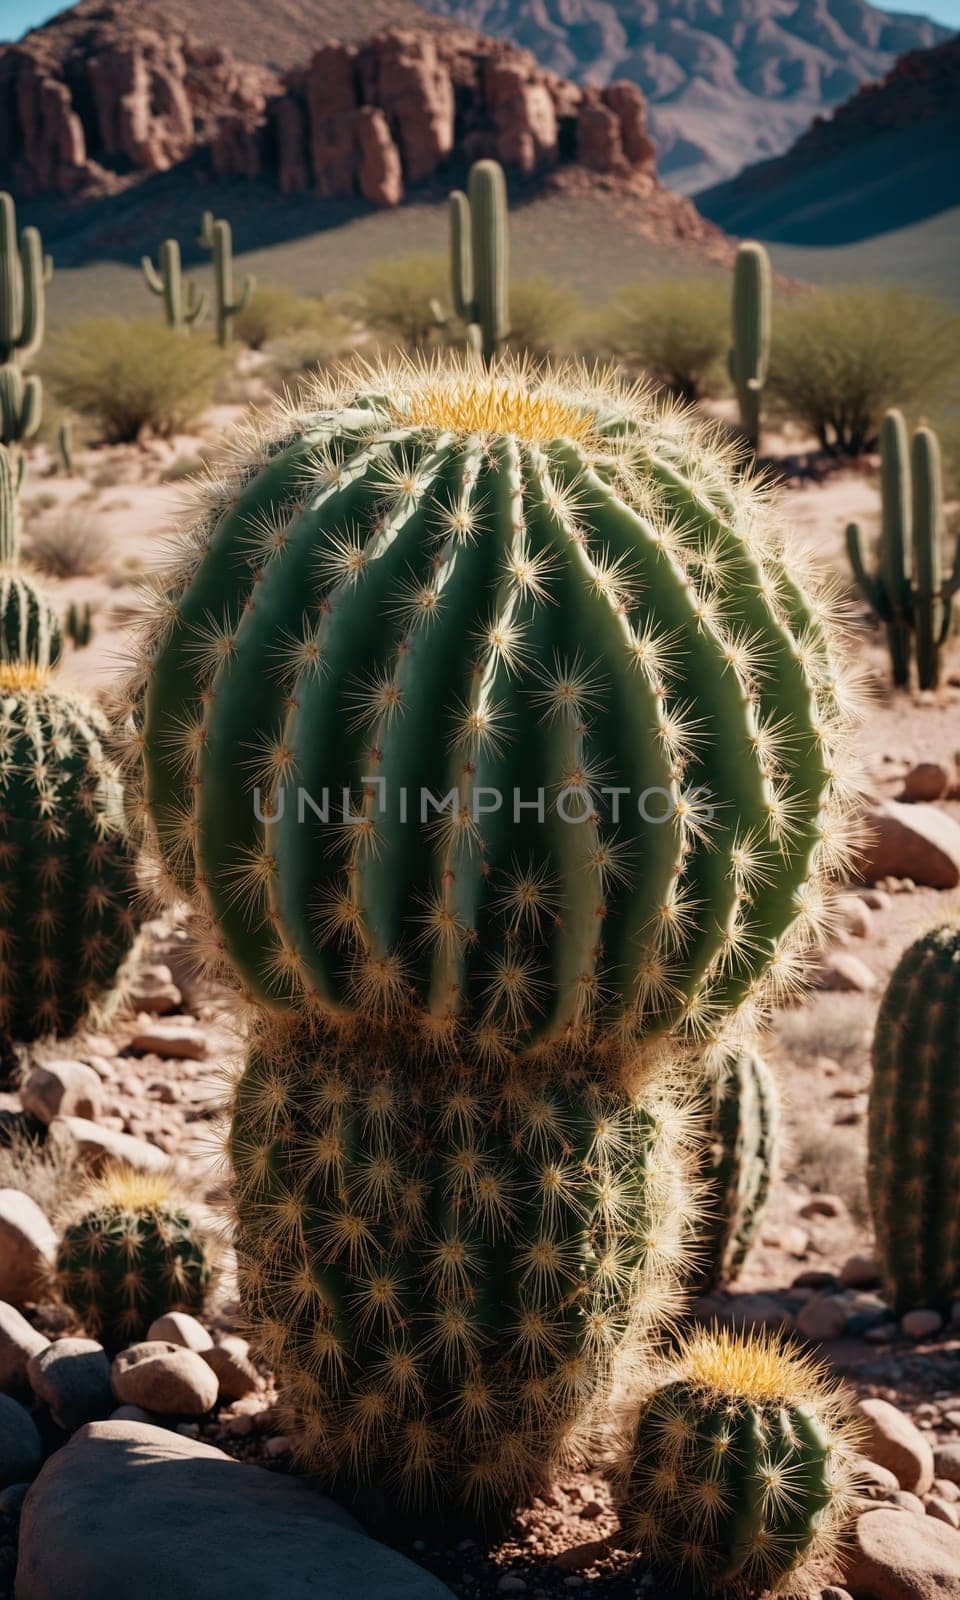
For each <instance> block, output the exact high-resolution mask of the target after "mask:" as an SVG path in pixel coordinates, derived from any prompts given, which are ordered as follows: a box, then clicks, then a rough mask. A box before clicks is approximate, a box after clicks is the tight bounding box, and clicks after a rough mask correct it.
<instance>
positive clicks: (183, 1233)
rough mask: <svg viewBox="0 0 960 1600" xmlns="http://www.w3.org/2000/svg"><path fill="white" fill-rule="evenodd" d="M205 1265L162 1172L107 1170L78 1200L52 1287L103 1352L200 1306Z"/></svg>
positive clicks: (197, 1237) (198, 1240)
mask: <svg viewBox="0 0 960 1600" xmlns="http://www.w3.org/2000/svg"><path fill="white" fill-rule="evenodd" d="M210 1276H211V1267H210V1259H209V1254H208V1250H207V1247H206V1245H205V1242H204V1239H203V1236H202V1234H201V1233H200V1232H199V1230H198V1228H197V1225H196V1223H195V1222H194V1221H193V1219H192V1218H191V1216H190V1212H189V1209H188V1208H187V1206H186V1204H185V1203H184V1201H183V1200H182V1199H181V1198H180V1197H179V1196H178V1195H176V1194H174V1193H173V1192H172V1191H171V1189H170V1185H169V1182H168V1180H167V1179H166V1178H164V1177H163V1176H157V1175H156V1174H152V1173H142V1172H134V1171H131V1170H129V1169H127V1168H123V1167H121V1168H114V1169H112V1170H110V1171H108V1173H107V1174H106V1176H105V1177H104V1178H103V1179H102V1181H101V1182H99V1183H97V1184H96V1185H95V1186H93V1187H92V1188H90V1189H88V1190H87V1191H86V1193H84V1194H82V1195H81V1197H80V1201H79V1207H78V1215H77V1216H76V1218H75V1220H74V1221H72V1222H71V1223H70V1224H69V1225H68V1226H67V1228H66V1229H65V1230H64V1232H63V1235H62V1237H61V1240H60V1245H59V1249H58V1251H57V1284H58V1287H59V1290H60V1293H61V1295H62V1296H63V1299H64V1300H65V1301H66V1303H67V1305H69V1306H70V1307H71V1308H72V1310H74V1311H75V1312H76V1314H77V1316H78V1317H79V1318H80V1319H81V1321H82V1323H83V1326H84V1328H85V1330H86V1331H87V1332H88V1333H89V1334H92V1335H93V1337H94V1338H96V1339H99V1340H100V1341H101V1342H102V1343H103V1344H104V1345H105V1346H106V1347H107V1349H108V1350H115V1349H118V1348H121V1347H122V1346H124V1345H127V1344H131V1343H133V1342H135V1341H136V1340H137V1339H143V1338H145V1337H146V1333H147V1329H148V1328H149V1326H150V1324H151V1322H153V1321H155V1320H156V1318H157V1317H162V1316H164V1315H166V1313H167V1312H169V1311H187V1312H191V1313H193V1314H196V1313H198V1312H200V1311H202V1309H203V1302H204V1297H205V1294H206V1290H207V1287H208V1285H209V1282H210Z"/></svg>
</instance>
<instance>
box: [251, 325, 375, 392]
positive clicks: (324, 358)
mask: <svg viewBox="0 0 960 1600" xmlns="http://www.w3.org/2000/svg"><path fill="white" fill-rule="evenodd" d="M323 311H324V316H323V318H322V320H320V319H318V320H317V321H316V322H315V323H313V324H311V326H310V327H308V328H301V329H299V330H298V331H297V332H294V333H288V334H285V335H284V337H283V338H282V339H274V340H272V341H271V343H270V344H269V345H268V346H267V348H266V355H267V356H268V357H269V361H270V368H269V375H270V379H271V381H272V383H273V384H274V386H275V387H276V388H278V389H282V388H284V387H285V386H286V385H288V384H291V383H293V384H295V383H296V380H297V379H298V378H302V377H304V376H306V374H307V373H309V372H311V371H314V370H316V368H318V367H326V366H328V365H329V364H330V362H332V361H336V360H337V358H338V357H339V356H342V355H344V354H345V353H346V352H347V351H348V350H349V348H350V346H351V344H352V342H353V332H354V325H353V323H352V321H351V319H350V318H349V317H347V316H345V315H342V314H341V313H340V312H339V311H335V310H333V309H331V308H329V307H326V306H325V307H324V308H323Z"/></svg>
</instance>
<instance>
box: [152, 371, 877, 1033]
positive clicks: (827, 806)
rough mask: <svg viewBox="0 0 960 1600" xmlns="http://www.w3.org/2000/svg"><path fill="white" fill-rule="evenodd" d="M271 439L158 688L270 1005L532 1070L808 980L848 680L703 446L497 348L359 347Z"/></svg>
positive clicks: (700, 1027)
mask: <svg viewBox="0 0 960 1600" xmlns="http://www.w3.org/2000/svg"><path fill="white" fill-rule="evenodd" d="M242 451H243V453H242V455H241V458H240V461H239V469H238V471H237V473H236V475H235V476H234V477H231V478H230V479H229V480H228V481H224V482H223V483H222V484H219V483H218V484H214V485H212V486H210V487H208V489H207V490H206V491H205V503H204V505H203V506H202V507H201V509H200V511H199V513H198V516H197V519H196V521H195V522H194V524H193V525H192V526H191V527H190V529H189V530H188V532H187V540H186V546H185V554H184V558H183V561H182V563H181V564H180V565H179V567H178V568H177V570H176V571H175V572H173V574H172V575H171V578H170V581H169V583H168V584H167V585H166V586H165V588H164V589H163V591H162V592H161V593H159V594H158V598H157V606H156V612H157V616H156V621H155V624H154V626H153V630H152V634H151V636H150V637H149V638H148V640H147V642H146V645H145V648H144V652H143V654H144V667H143V670H142V672H141V673H140V674H138V676H137V677H136V678H135V679H134V681H133V683H132V684H131V688H130V695H129V703H130V712H131V721H132V723H133V724H134V725H135V732H134V740H133V742H134V745H135V748H136V756H137V761H138V763H139V761H140V758H141V755H142V757H143V765H144V769H145V777H146V802H147V808H148V810H149V812H150V815H151V817H152V821H153V824H154V827H155V832H156V838H157V842H158V844H159V849H160V852H161V855H162V857H163V860H164V863H165V866H166V868H167V871H168V875H169V877H170V878H171V879H172V880H173V882H174V883H175V884H176V885H177V886H178V887H179V888H180V889H181V890H183V891H186V892H187V893H189V894H192V895H193V897H194V898H195V900H197V901H199V902H200V903H202V905H203V907H204V909H205V910H206V911H207V912H208V913H209V916H210V918H211V922H212V925H213V935H212V942H213V943H214V944H216V945H218V946H219V947H220V948H221V949H223V950H224V951H225V953H226V954H227V956H228V958H229V961H230V962H231V963H232V965H233V966H234V968H235V969H236V970H237V972H238V973H239V974H240V977H241V980H242V982H243V984H244V986H245V988H246V989H247V991H248V992H249V994H250V995H251V996H252V997H253V998H255V999H256V1000H257V1001H259V1002H261V1003H263V1004H266V1005H269V1006H271V1007H274V1008H283V1007H284V1006H298V1005H302V1004H303V1003H304V1001H308V1002H309V1003H310V1004H311V1005H317V1006H319V1007H320V1008H321V1009H323V1010H325V1011H326V1013H327V1014H328V1015H331V1016H332V1015H337V1014H342V1013H344V1012H347V1013H357V1012H359V1013H363V1014H367V1015H376V1016H379V1017H381V1018H390V1017H392V1016H396V1015H400V1014H404V1015H413V1016H415V1017H417V1018H418V1019H419V1022H420V1025H421V1027H422V1029H423V1032H424V1034H425V1036H426V1037H427V1038H428V1039H429V1040H430V1041H431V1042H432V1043H433V1044H435V1045H437V1046H438V1047H439V1048H441V1049H442V1048H446V1047H447V1046H448V1045H449V1046H450V1048H451V1049H453V1050H454V1051H462V1052H465V1053H467V1054H469V1053H470V1051H477V1052H479V1053H481V1054H482V1055H484V1056H485V1057H486V1058H488V1059H489V1058H494V1059H500V1058H503V1057H504V1056H505V1055H508V1054H509V1053H511V1052H513V1051H515V1050H518V1049H520V1050H522V1049H526V1048H530V1047H533V1046H539V1047H543V1046H548V1045H551V1044H571V1043H573V1044H580V1043H585V1042H588V1041H591V1040H593V1041H610V1040H614V1039H617V1040H625V1039H626V1040H630V1039H636V1038H646V1037H650V1036H652V1035H654V1034H657V1033H663V1032H665V1031H667V1030H673V1031H681V1030H686V1031H687V1032H689V1033H691V1034H693V1035H694V1036H697V1037H701V1036H703V1035H704V1034H708V1033H710V1032H712V1031H713V1029H714V1028H715V1027H716V1026H717V1025H718V1024H719V1023H720V1022H722V1020H723V1019H724V1017H725V1016H727V1015H728V1014H729V1013H731V1012H732V1011H735V1010H736V1009H737V1008H738V1007H739V1006H741V1005H742V1004H744V1003H745V1002H748V1003H756V1002H759V1001H760V1000H761V999H762V998H763V997H764V995H765V994H767V993H768V992H769V985H770V984H771V983H772V984H774V985H778V986H780V987H782V988H789V987H790V986H791V985H792V984H793V982H794V980H795V977H796V971H797V967H798V964H799V963H800V962H801V958H802V950H803V948H804V946H805V944H806V943H807V942H808V941H809V940H810V939H811V938H813V937H815V934H816V929H817V925H818V920H819V904H820V896H821V888H820V886H821V881H822V878H823V873H824V870H825V869H828V868H829V867H830V866H831V865H832V864H833V863H835V862H836V860H837V859H838V856H839V855H840V854H842V852H843V849H844V839H843V835H844V813H845V809H846V808H847V806H848V799H847V796H848V792H849V785H848V782H847V779H846V778H845V777H844V755H843V750H844V742H845V733H846V729H847V723H848V715H849V713H848V695H847V690H846V688H845V685H844V679H843V669H842V664H841V662H840V660H839V658H838V655H837V651H836V649H835V644H834V636H833V629H832V624H831V621H830V616H829V608H828V607H826V606H825V605H824V602H823V600H822V599H821V598H819V597H818V595H817V593H816V592H815V591H811V589H810V586H809V582H808V578H807V576H806V575H801V574H794V573H793V572H792V570H791V561H790V554H789V549H788V547H787V545H786V541H785V539H784V537H783V530H782V529H781V528H780V527H779V526H778V525H777V524H776V522H775V521H771V520H770V518H769V515H768V513H767V511H766V509H765V503H764V501H763V500H762V499H760V498H759V497H758V496H757V495H756V493H755V491H754V490H753V489H752V487H751V486H750V484H749V482H747V483H744V482H740V483H738V482H736V481H735V480H733V479H732V478H731V476H730V475H729V472H728V464H727V461H726V459H725V457H724V456H723V454H722V453H719V452H718V451H717V449H715V448H714V447H713V446H712V445H711V443H710V440H709V439H708V438H707V437H705V436H704V435H702V434H701V433H699V432H697V431H696V430H695V429H694V430H693V431H691V425H690V424H689V422H687V421H683V422H680V421H678V419H677V418H676V417H675V416H673V415H672V414H669V413H668V414H666V415H663V414H661V413H660V412H658V411H657V410H656V409H655V408H654V407H653V405H652V403H650V402H648V401H646V400H645V399H643V398H638V396H637V395H636V393H635V392H627V391H625V390H621V389H619V388H618V387H617V386H616V385H615V384H614V383H613V382H610V383H607V384H603V383H598V382H596V381H595V380H593V379H591V378H590V377H589V375H585V374H584V373H581V372H580V371H579V370H574V371H573V372H565V373H561V374H559V375H553V374H550V373H546V374H544V375H542V376H541V377H540V378H537V379H531V378H530V376H529V374H527V373H524V371H523V370H522V369H520V368H519V367H516V366H514V365H513V364H511V363H501V364H500V365H499V366H497V367H495V368H494V369H493V370H492V371H491V372H489V373H488V372H486V371H484V370H483V369H482V368H480V367H479V365H478V364H476V363H475V362H470V361H467V362H465V363H462V364H461V363H447V364H444V365H438V366H436V367H426V368H423V369H418V368H412V367H411V368H407V367H404V368H401V369H399V370H397V371H393V370H389V369H388V370H384V371H382V372H379V373H371V372H367V371H363V372H361V373H359V374H347V375H345V376H344V377H342V378H341V379H339V380H338V381H337V384H336V385H335V387H334V389H333V390H332V391H329V392H328V391H318V393H317V395H316V397H315V399H314V401H313V402H312V403H308V404H307V406H306V408H305V409H304V410H302V411H298V412H296V413H295V414H291V413H289V412H287V413H284V415H283V416H282V418H281V420H280V423H279V426H278V428H277V430H276V431H275V433H273V434H272V435H270V436H268V437H265V438H263V439H262V440H260V441H258V442H255V443H254V444H253V445H252V446H251V447H250V448H249V451H248V450H247V447H246V446H243V447H242Z"/></svg>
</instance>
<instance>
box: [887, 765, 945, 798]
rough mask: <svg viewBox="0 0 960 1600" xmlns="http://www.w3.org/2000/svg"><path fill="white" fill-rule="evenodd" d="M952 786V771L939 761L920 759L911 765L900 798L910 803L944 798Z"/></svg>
mask: <svg viewBox="0 0 960 1600" xmlns="http://www.w3.org/2000/svg"><path fill="white" fill-rule="evenodd" d="M949 787H950V773H949V771H948V770H947V768H946V767H944V766H941V764H940V762H939V761H920V762H918V763H917V765H916V766H915V767H911V768H910V771H909V772H908V773H907V775H906V777H905V778H904V780H903V790H902V792H901V793H900V794H899V795H898V797H897V798H898V799H899V800H905V801H907V802H908V803H911V802H912V803H916V802H917V801H918V800H920V801H924V800H926V801H930V800H942V799H943V796H944V795H945V794H946V792H947V790H948V789H949Z"/></svg>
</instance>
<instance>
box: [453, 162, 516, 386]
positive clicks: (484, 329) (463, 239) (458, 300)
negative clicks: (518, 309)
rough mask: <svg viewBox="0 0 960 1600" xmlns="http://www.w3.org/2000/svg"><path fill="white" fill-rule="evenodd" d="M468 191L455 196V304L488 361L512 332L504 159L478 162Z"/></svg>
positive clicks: (475, 345)
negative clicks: (500, 162)
mask: <svg viewBox="0 0 960 1600" xmlns="http://www.w3.org/2000/svg"><path fill="white" fill-rule="evenodd" d="M468 191H469V193H468V194H464V193H463V191H462V190H460V189H455V190H454V192H453V193H452V194H451V196H450V269H451V283H452V288H453V305H454V310H455V311H456V313H457V316H458V317H461V318H462V319H463V321H464V322H466V323H467V324H468V325H469V327H470V338H471V343H472V344H473V346H474V348H475V349H477V350H478V351H479V352H480V353H481V354H482V356H483V358H484V360H485V361H486V362H488V363H489V362H490V361H491V360H492V359H493V357H494V356H495V355H496V354H497V352H498V350H500V349H501V347H502V345H503V343H504V340H505V339H506V338H507V337H508V335H509V333H510V309H509V276H510V264H509V247H510V239H509V224H508V216H507V184H506V179H505V178H504V175H503V168H502V167H501V166H500V164H499V162H497V161H477V162H476V163H475V164H474V166H473V167H472V168H471V169H470V179H469V183H468Z"/></svg>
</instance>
